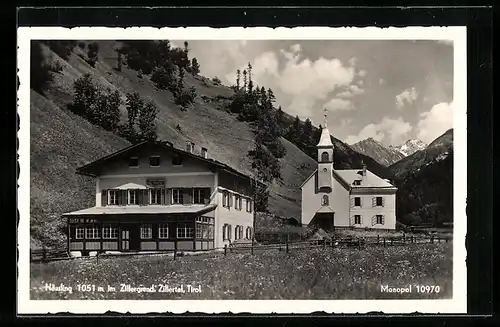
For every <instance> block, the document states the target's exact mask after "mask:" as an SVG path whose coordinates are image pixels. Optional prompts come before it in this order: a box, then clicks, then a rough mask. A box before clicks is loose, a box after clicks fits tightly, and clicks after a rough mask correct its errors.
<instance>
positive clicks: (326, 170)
mask: <svg viewBox="0 0 500 327" xmlns="http://www.w3.org/2000/svg"><path fill="white" fill-rule="evenodd" d="M326 113H327V112H326V109H325V114H324V117H325V118H324V119H325V121H324V126H323V129H322V130H321V137H320V139H319V143H318V145H317V146H316V147H317V148H318V188H319V189H320V190H321V191H327V192H331V191H332V187H333V183H332V179H333V143H332V140H331V138H330V132H329V131H328V123H327V115H326Z"/></svg>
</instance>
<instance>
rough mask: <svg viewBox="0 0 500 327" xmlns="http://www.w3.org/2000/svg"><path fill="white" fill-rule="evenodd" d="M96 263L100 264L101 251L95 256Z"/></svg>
mask: <svg viewBox="0 0 500 327" xmlns="http://www.w3.org/2000/svg"><path fill="white" fill-rule="evenodd" d="M95 261H96V263H97V264H99V251H97V253H96V255H95Z"/></svg>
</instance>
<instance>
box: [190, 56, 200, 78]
mask: <svg viewBox="0 0 500 327" xmlns="http://www.w3.org/2000/svg"><path fill="white" fill-rule="evenodd" d="M191 73H192V74H193V76H196V75H198V74H199V73H200V64H199V63H198V59H196V57H194V58H193V59H191Z"/></svg>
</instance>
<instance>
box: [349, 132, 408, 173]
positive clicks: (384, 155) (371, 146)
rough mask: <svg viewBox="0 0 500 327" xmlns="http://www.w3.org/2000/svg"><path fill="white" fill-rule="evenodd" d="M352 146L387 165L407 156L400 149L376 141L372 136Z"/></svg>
mask: <svg viewBox="0 0 500 327" xmlns="http://www.w3.org/2000/svg"><path fill="white" fill-rule="evenodd" d="M351 148H353V149H354V150H356V151H358V152H359V153H362V154H365V155H367V156H369V157H372V158H373V159H375V160H376V161H377V162H378V163H380V164H381V165H384V166H386V167H388V166H390V165H392V164H393V163H395V162H397V161H399V160H401V159H403V158H404V157H405V156H404V155H403V154H402V153H401V152H399V151H398V150H396V149H394V148H388V147H386V146H384V145H383V144H382V143H380V142H377V141H375V140H374V139H373V138H372V137H369V138H367V139H365V140H362V141H359V142H358V143H355V144H353V145H351Z"/></svg>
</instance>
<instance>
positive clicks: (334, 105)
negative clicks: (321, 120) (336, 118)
mask: <svg viewBox="0 0 500 327" xmlns="http://www.w3.org/2000/svg"><path fill="white" fill-rule="evenodd" d="M323 107H324V108H326V109H328V110H330V111H338V110H345V111H348V110H355V109H356V108H354V106H353V104H352V102H351V101H349V100H344V99H339V98H333V99H331V100H330V101H328V102H326V103H325V104H323Z"/></svg>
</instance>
